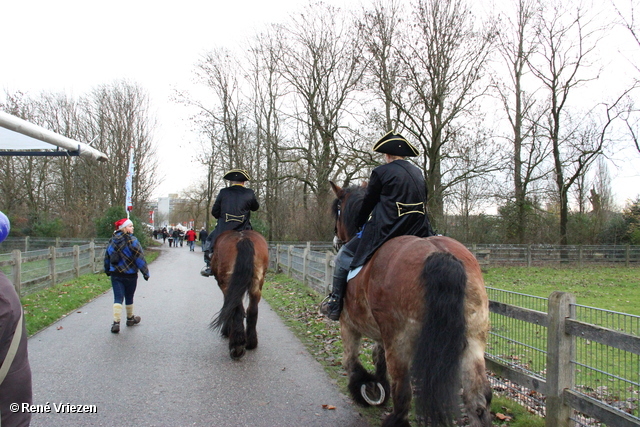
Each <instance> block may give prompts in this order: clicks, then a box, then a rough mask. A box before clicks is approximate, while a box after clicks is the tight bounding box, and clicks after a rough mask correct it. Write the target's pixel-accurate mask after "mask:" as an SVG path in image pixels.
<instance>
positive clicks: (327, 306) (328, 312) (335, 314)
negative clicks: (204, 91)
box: [319, 293, 342, 320]
mask: <svg viewBox="0 0 640 427" xmlns="http://www.w3.org/2000/svg"><path fill="white" fill-rule="evenodd" d="M335 305H337V307H335ZM319 311H320V314H322V315H324V316H326V317H328V318H329V319H331V320H340V314H341V313H342V304H341V302H340V299H339V298H337V297H335V296H334V295H333V293H331V294H329V295H327V296H326V298H325V299H323V300H322V302H321V303H320V310H319Z"/></svg>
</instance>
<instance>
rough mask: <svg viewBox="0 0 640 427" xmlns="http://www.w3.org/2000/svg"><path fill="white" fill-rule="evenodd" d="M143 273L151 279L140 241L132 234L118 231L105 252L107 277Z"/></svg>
mask: <svg viewBox="0 0 640 427" xmlns="http://www.w3.org/2000/svg"><path fill="white" fill-rule="evenodd" d="M138 270H140V271H141V272H142V275H143V276H144V277H145V279H148V278H149V268H148V267H147V261H146V260H145V259H144V251H143V250H142V246H141V245H140V242H139V241H138V239H136V238H135V236H133V235H132V234H128V233H125V232H123V231H121V230H117V231H115V232H114V233H113V236H112V237H111V240H109V245H108V246H107V249H106V251H105V252H104V272H105V274H106V275H107V276H111V275H112V274H113V275H115V276H132V275H137V274H138Z"/></svg>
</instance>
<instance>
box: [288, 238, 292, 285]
mask: <svg viewBox="0 0 640 427" xmlns="http://www.w3.org/2000/svg"><path fill="white" fill-rule="evenodd" d="M292 253H293V245H289V249H287V276H289V277H291V265H292V264H293V263H292V262H291V255H292Z"/></svg>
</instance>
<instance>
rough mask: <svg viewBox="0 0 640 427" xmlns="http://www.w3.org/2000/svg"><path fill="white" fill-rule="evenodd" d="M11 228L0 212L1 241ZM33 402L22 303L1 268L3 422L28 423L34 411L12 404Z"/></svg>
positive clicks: (17, 426)
mask: <svg viewBox="0 0 640 427" xmlns="http://www.w3.org/2000/svg"><path fill="white" fill-rule="evenodd" d="M9 229H10V223H9V219H8V218H7V217H6V215H5V214H4V213H2V212H0V242H2V241H3V240H4V239H5V238H6V237H7V236H8V235H9ZM32 403H33V394H32V388H31V366H30V365H29V352H28V348H27V327H26V322H25V321H24V315H23V310H22V304H21V303H20V297H19V296H18V293H17V292H16V289H15V288H14V286H13V283H11V281H10V280H9V278H8V277H7V276H5V274H4V273H3V272H2V271H0V425H2V427H28V426H29V424H30V423H31V412H30V411H25V410H22V409H20V410H18V411H16V410H15V409H13V410H12V409H11V408H12V406H13V405H18V407H19V408H22V407H23V405H25V404H26V405H31V404H32Z"/></svg>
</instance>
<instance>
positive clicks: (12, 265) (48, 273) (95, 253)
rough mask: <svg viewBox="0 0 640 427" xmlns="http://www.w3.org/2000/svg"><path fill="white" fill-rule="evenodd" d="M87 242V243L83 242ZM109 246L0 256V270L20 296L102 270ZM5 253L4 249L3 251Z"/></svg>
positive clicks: (40, 250) (79, 247)
mask: <svg viewBox="0 0 640 427" xmlns="http://www.w3.org/2000/svg"><path fill="white" fill-rule="evenodd" d="M84 242H86V240H84ZM106 242H108V241H105V242H104V243H102V244H96V243H95V242H93V241H92V242H89V243H85V244H84V245H75V246H71V247H68V246H60V247H54V246H50V247H48V248H47V249H37V250H30V251H25V252H22V251H21V250H19V249H14V250H13V251H11V252H10V253H3V254H0V269H1V270H2V271H3V272H4V273H5V274H6V275H7V276H8V277H9V279H10V280H11V282H12V283H13V285H14V286H15V288H16V291H17V292H18V294H19V295H20V296H24V295H27V294H29V293H32V292H35V291H37V290H40V289H44V288H47V287H50V286H53V285H55V284H57V283H61V282H64V281H66V280H69V279H71V278H74V277H79V276H81V275H83V274H87V273H94V272H97V271H100V270H102V260H103V257H104V250H105V248H106ZM2 249H4V248H2Z"/></svg>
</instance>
